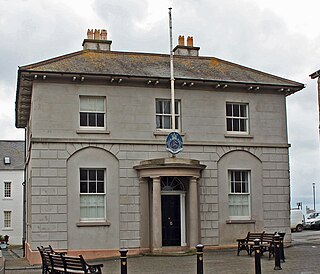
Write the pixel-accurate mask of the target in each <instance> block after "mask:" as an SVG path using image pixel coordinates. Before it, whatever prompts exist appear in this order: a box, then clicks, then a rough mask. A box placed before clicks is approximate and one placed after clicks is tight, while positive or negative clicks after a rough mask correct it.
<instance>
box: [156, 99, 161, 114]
mask: <svg viewBox="0 0 320 274" xmlns="http://www.w3.org/2000/svg"><path fill="white" fill-rule="evenodd" d="M156 113H161V114H162V113H163V108H162V101H160V100H156Z"/></svg>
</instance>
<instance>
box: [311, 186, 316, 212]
mask: <svg viewBox="0 0 320 274" xmlns="http://www.w3.org/2000/svg"><path fill="white" fill-rule="evenodd" d="M312 190H313V211H314V212H316V183H312Z"/></svg>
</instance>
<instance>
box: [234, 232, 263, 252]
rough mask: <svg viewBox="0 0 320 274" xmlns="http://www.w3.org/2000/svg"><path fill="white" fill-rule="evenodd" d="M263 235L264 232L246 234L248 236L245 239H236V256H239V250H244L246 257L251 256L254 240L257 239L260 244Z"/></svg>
mask: <svg viewBox="0 0 320 274" xmlns="http://www.w3.org/2000/svg"><path fill="white" fill-rule="evenodd" d="M263 234H264V231H263V232H248V234H247V236H246V237H245V238H243V239H237V242H238V253H237V255H238V256H239V253H240V251H241V250H246V251H247V253H248V255H251V254H252V252H253V245H254V240H256V239H258V240H259V243H261V241H262V236H263Z"/></svg>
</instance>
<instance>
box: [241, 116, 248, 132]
mask: <svg viewBox="0 0 320 274" xmlns="http://www.w3.org/2000/svg"><path fill="white" fill-rule="evenodd" d="M246 130H247V127H246V120H244V119H241V120H240V131H246Z"/></svg>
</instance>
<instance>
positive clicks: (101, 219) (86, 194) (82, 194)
mask: <svg viewBox="0 0 320 274" xmlns="http://www.w3.org/2000/svg"><path fill="white" fill-rule="evenodd" d="M81 170H84V171H87V172H89V171H98V170H99V171H103V173H104V174H103V192H97V191H96V192H90V189H89V181H90V179H88V180H87V184H88V186H87V191H86V192H83V191H81V178H80V181H79V196H80V197H79V202H80V204H79V207H80V216H79V217H80V222H104V221H106V196H107V195H106V177H107V176H106V174H107V171H106V169H105V168H80V169H79V174H80V173H81ZM80 177H81V175H80ZM95 183H96V187H97V184H98V180H97V179H96V181H95ZM90 196H97V197H98V196H100V197H103V216H102V217H88V216H86V217H82V216H81V200H82V197H83V198H84V197H90ZM87 207H88V206H87ZM96 207H98V206H97V205H96Z"/></svg>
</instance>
